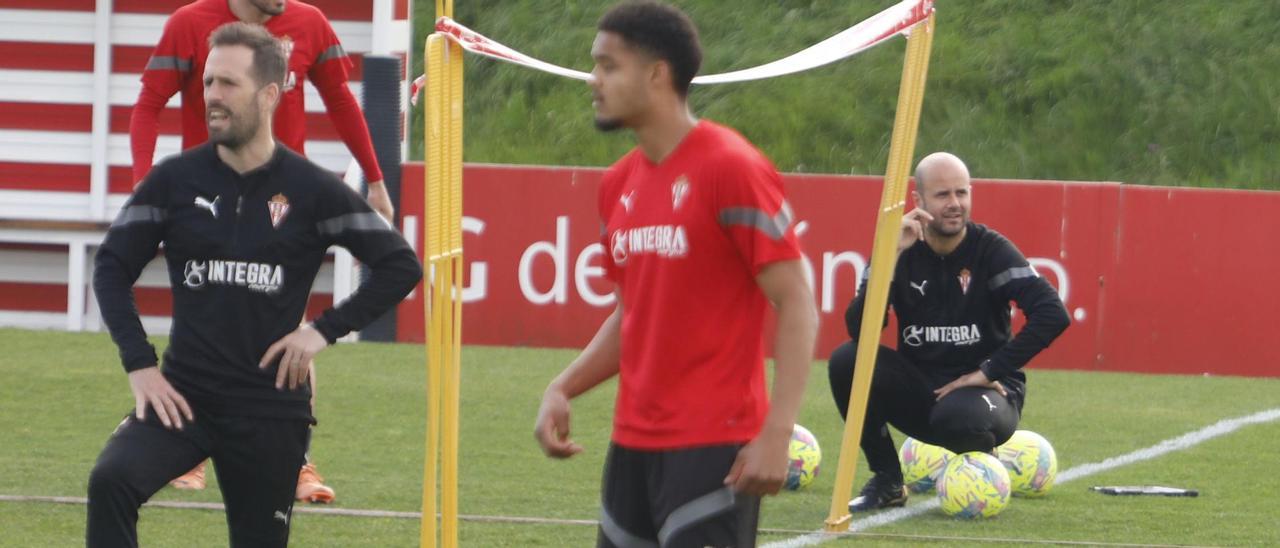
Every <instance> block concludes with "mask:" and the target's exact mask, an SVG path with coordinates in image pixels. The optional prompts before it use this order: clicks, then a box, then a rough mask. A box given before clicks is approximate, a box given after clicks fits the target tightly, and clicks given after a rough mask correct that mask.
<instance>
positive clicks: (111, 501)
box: [86, 23, 422, 547]
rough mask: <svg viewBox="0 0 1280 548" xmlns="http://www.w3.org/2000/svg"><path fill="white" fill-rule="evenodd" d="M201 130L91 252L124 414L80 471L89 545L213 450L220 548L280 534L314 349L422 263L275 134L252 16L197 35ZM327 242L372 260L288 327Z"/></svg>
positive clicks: (352, 325) (119, 539)
mask: <svg viewBox="0 0 1280 548" xmlns="http://www.w3.org/2000/svg"><path fill="white" fill-rule="evenodd" d="M210 42H211V46H212V47H211V50H210V53H209V58H208V63H207V65H206V69H205V74H204V82H205V102H206V104H207V105H208V113H209V114H208V118H207V123H208V124H209V135H210V139H209V142H208V143H206V144H204V145H201V146H199V147H196V148H193V149H190V150H188V151H186V152H183V153H182V154H180V155H178V156H176V157H172V158H169V159H167V160H166V161H164V162H163V163H161V164H160V165H159V166H157V167H156V168H155V169H153V170H152V171H151V173H150V174H149V175H148V176H147V178H146V179H145V180H144V181H143V182H142V184H141V185H139V186H138V188H137V189H136V190H135V191H134V194H133V196H132V197H131V198H130V200H129V202H128V203H127V204H126V205H125V207H124V208H123V209H121V211H120V214H119V216H118V217H117V218H116V220H115V222H114V223H113V224H112V225H111V228H110V230H109V231H108V233H107V237H106V239H105V240H104V241H103V244H102V247H101V249H100V250H99V252H98V255H97V257H96V260H95V272H94V289H95V291H96V292H97V297H98V302H99V306H100V308H101V310H102V316H103V319H104V320H105V321H106V324H107V327H108V328H109V330H110V331H111V337H112V339H113V340H114V341H115V342H116V344H117V346H119V348H120V357H121V360H122V361H123V363H124V368H125V371H127V372H128V375H129V383H130V387H131V388H132V390H133V393H134V398H135V403H136V406H135V410H134V412H133V413H130V414H129V415H128V416H127V417H126V418H125V419H124V421H123V422H121V423H120V426H118V427H117V428H116V430H115V432H114V433H113V434H112V435H111V437H110V439H109V440H108V441H107V444H106V447H104V448H103V450H102V453H101V454H100V455H99V457H98V461H97V464H96V466H95V467H94V469H93V472H92V473H91V475H90V478H89V504H88V526H87V531H86V540H87V544H88V545H89V546H113V547H114V546H137V544H138V539H137V520H138V507H139V506H140V505H141V504H142V503H144V502H146V500H147V499H148V498H150V496H151V495H152V494H154V493H155V492H156V491H158V490H159V489H160V488H162V487H164V485H165V484H166V483H167V482H168V481H169V480H170V479H172V478H174V477H176V476H178V475H179V474H181V473H183V472H185V471H187V470H189V469H190V468H191V467H192V466H194V465H195V464H196V463H198V462H201V461H203V460H204V459H205V458H208V457H212V460H213V463H214V466H215V469H216V470H217V474H218V479H219V485H220V486H221V488H222V495H223V500H224V502H225V504H226V512H227V522H228V526H229V529H230V540H231V544H232V545H233V546H284V545H286V544H287V542H288V537H289V520H290V518H291V515H292V505H293V500H294V485H295V483H296V481H297V478H298V474H297V470H298V468H299V467H301V466H302V463H303V458H304V452H305V450H306V441H307V436H308V432H309V425H310V424H311V423H313V422H314V420H315V419H314V418H313V417H312V416H311V409H310V406H309V399H310V389H309V387H308V383H307V382H306V380H307V379H306V376H307V363H308V362H309V361H310V360H311V357H312V356H314V355H315V353H316V352H319V351H320V350H321V349H323V348H324V347H326V346H327V345H329V344H332V343H333V342H334V341H335V340H336V339H338V338H339V337H342V336H343V335H345V334H347V333H349V332H351V331H353V330H358V329H360V328H361V327H363V326H365V325H366V324H368V323H369V322H371V321H372V320H374V319H375V318H376V317H377V316H379V315H380V314H382V313H384V312H386V311H387V310H389V309H391V308H393V307H394V306H395V305H396V303H398V302H400V300H401V299H403V298H404V296H405V295H406V294H408V292H409V291H411V290H412V289H413V287H414V286H415V285H416V284H417V282H418V280H419V279H420V278H421V276H422V267H421V265H420V264H419V263H418V260H417V257H416V256H415V255H414V253H413V251H412V250H411V249H410V248H409V246H408V244H406V243H405V241H404V239H403V238H402V237H401V236H400V235H399V234H398V233H397V232H396V231H395V230H394V229H393V228H392V227H391V225H389V224H387V223H386V222H385V221H383V220H382V218H381V217H379V216H378V214H376V213H374V212H373V211H372V210H371V209H370V208H369V206H368V204H367V203H366V202H365V201H364V200H363V199H362V198H361V197H360V196H359V195H358V194H356V193H355V192H353V191H351V190H350V189H349V188H347V187H346V185H344V184H343V183H342V182H341V181H339V180H338V179H337V177H335V176H334V175H333V174H332V173H329V172H327V171H326V170H324V169H323V168H321V167H319V166H317V165H315V164H313V163H311V162H310V161H308V160H306V159H304V158H303V157H301V156H299V155H297V154H295V153H294V152H292V151H290V150H288V149H287V148H285V147H284V146H283V145H279V144H277V143H275V142H274V141H273V140H272V137H271V135H272V133H271V115H272V112H273V111H274V108H275V105H276V102H277V101H278V98H279V94H280V87H281V86H280V84H281V83H282V82H283V81H284V52H283V48H282V47H281V45H280V43H279V42H278V41H277V40H276V39H275V38H273V37H271V35H270V34H269V33H268V32H267V31H265V30H264V29H262V28H261V27H257V26H252V25H247V24H243V23H233V24H230V25H227V26H224V27H221V28H219V29H218V30H217V31H215V32H214V34H213V35H212V37H211V38H210ZM160 243H163V244H164V260H165V262H166V263H167V265H168V270H169V282H170V286H171V290H172V294H173V326H172V330H171V333H170V337H169V347H168V349H167V350H166V351H165V356H164V369H163V372H161V370H160V369H159V368H158V367H157V363H158V360H157V358H156V354H155V348H154V347H152V346H151V345H150V344H149V343H148V342H147V339H146V333H145V332H144V331H143V329H142V324H141V322H140V321H139V318H138V313H137V310H136V307H135V306H134V300H133V293H132V285H133V283H134V282H135V281H136V280H137V278H138V276H139V274H141V272H142V269H143V268H144V267H145V266H146V265H147V263H148V262H150V261H151V259H152V258H153V257H155V255H156V249H157V247H158V245H159V244H160ZM331 245H340V246H343V247H345V248H347V249H349V250H351V252H352V253H353V254H354V255H355V256H356V257H357V258H358V259H360V261H361V262H363V263H364V264H366V265H369V266H370V267H371V268H372V270H373V274H372V276H370V278H369V279H367V280H366V281H365V282H364V283H363V284H362V285H361V286H360V288H359V290H358V291H357V292H356V293H355V294H354V295H352V296H351V298H350V299H348V300H346V301H344V302H343V303H341V304H338V305H337V306H336V307H333V308H329V309H328V310H326V311H325V312H324V313H323V314H321V315H320V317H318V318H316V319H315V320H314V321H313V322H312V323H310V324H307V325H303V326H301V327H299V322H300V321H301V320H302V319H303V314H304V312H305V310H306V304H307V299H308V297H309V296H310V291H311V285H312V282H313V281H314V280H315V276H316V273H317V272H318V271H319V269H320V265H321V263H322V262H323V260H324V257H325V251H326V250H327V249H328V248H329V247H330V246H331Z"/></svg>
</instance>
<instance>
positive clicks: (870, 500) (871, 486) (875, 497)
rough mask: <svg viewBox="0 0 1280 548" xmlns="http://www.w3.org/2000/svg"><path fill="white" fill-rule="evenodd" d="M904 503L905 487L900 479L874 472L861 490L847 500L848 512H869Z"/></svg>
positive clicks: (905, 496)
mask: <svg viewBox="0 0 1280 548" xmlns="http://www.w3.org/2000/svg"><path fill="white" fill-rule="evenodd" d="M906 504H907V487H906V486H905V485H903V484H902V480H892V479H889V478H886V477H885V476H883V475H881V474H876V475H874V476H872V477H871V479H870V480H869V481H867V484H866V485H864V486H863V487H862V492H861V493H859V494H858V496H857V497H854V499H853V500H851V501H849V512H852V513H858V512H869V511H871V510H879V509H881V508H892V507H896V506H905V505H906Z"/></svg>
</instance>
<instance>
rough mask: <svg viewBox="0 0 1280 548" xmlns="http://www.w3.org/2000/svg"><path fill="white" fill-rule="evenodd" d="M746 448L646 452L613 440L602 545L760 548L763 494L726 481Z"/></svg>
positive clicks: (602, 516) (599, 540)
mask: <svg viewBox="0 0 1280 548" xmlns="http://www.w3.org/2000/svg"><path fill="white" fill-rule="evenodd" d="M741 448H742V446H741V445H716V446H710V447H698V448H693V449H676V450H667V451H642V450H635V449H627V448H625V447H620V446H618V445H615V444H610V445H609V456H608V459H607V460H606V461H605V471H604V487H603V499H604V500H603V504H602V505H601V511H600V532H599V535H598V536H597V541H596V546H598V547H601V548H615V547H616V548H632V547H637V548H639V547H657V546H661V547H664V548H665V547H678V546H696V547H699V548H701V547H703V546H715V547H724V546H734V547H740V548H741V547H752V546H755V544H756V524H757V522H758V521H759V517H760V497H755V496H747V495H742V494H739V493H735V492H733V490H732V489H730V488H729V487H727V486H725V485H724V478H725V476H727V475H729V469H730V467H732V466H733V461H734V459H735V458H737V456H738V450H739V449H741Z"/></svg>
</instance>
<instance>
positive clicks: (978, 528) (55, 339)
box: [0, 329, 1280, 547]
mask: <svg viewBox="0 0 1280 548" xmlns="http://www.w3.org/2000/svg"><path fill="white" fill-rule="evenodd" d="M156 342H157V344H163V341H162V340H157V341H156ZM0 348H3V349H4V352H3V353H2V354H0V379H3V380H2V381H0V495H8V496H46V497H47V496H63V497H83V496H84V492H85V482H86V478H87V476H88V473H89V469H90V468H91V467H92V465H93V460H94V458H95V457H96V456H97V453H98V451H99V450H100V449H101V447H102V444H103V442H104V440H105V439H106V437H107V435H108V434H110V432H111V431H112V429H113V428H114V427H115V425H116V423H117V422H119V420H120V417H121V416H122V415H123V414H124V413H126V412H128V411H129V410H130V409H131V408H132V404H133V402H132V397H131V396H130V394H129V388H128V383H127V381H126V380H125V375H124V373H123V371H122V369H121V368H120V366H119V364H118V360H117V358H116V351H115V347H114V346H113V345H112V344H111V342H110V340H109V338H108V337H107V336H106V335H105V334H67V333H53V332H35V331H22V330H12V329H10V330H0ZM574 354H575V352H574V351H566V350H536V349H524V348H492V347H467V348H466V349H464V351H463V372H462V418H461V420H462V427H461V428H462V440H461V444H462V449H461V463H462V464H461V479H460V497H461V502H460V509H461V512H462V513H463V514H465V515H473V516H522V517H536V518H556V519H568V520H592V519H595V518H596V517H597V512H598V503H597V501H598V497H599V477H600V471H601V460H602V457H603V454H604V449H605V447H606V445H607V443H608V436H609V424H610V422H609V421H610V415H611V409H612V401H613V392H614V386H613V384H607V385H604V386H601V387H599V388H598V389H596V390H595V391H593V392H591V393H589V394H587V395H586V396H584V397H582V398H579V399H578V400H576V401H574V403H573V405H574V407H573V409H574V422H573V427H574V437H575V438H576V439H577V440H578V441H579V442H580V443H582V444H583V445H584V446H585V447H586V452H585V453H583V454H582V455H579V456H578V457H577V458H575V459H573V460H571V461H568V462H561V461H550V460H548V459H546V458H544V457H543V456H542V454H541V453H540V452H539V450H538V449H537V447H536V445H535V444H534V442H533V438H532V434H531V432H532V423H533V417H534V413H535V412H536V410H537V407H538V402H539V398H540V396H541V392H542V388H543V387H544V386H545V385H546V383H547V381H548V380H550V378H551V377H552V376H554V375H555V373H556V372H558V371H559V370H560V369H561V368H562V367H563V366H564V365H565V364H566V363H567V362H568V361H569V360H570V359H571V358H572V357H573V356H574ZM317 367H318V370H319V373H318V377H319V383H320V397H319V403H318V406H319V407H318V410H317V414H318V417H319V420H320V425H319V427H318V428H317V429H316V431H315V441H314V444H313V456H314V458H315V460H316V462H317V463H318V465H319V466H320V470H321V472H322V473H323V474H324V475H325V476H326V478H327V480H328V481H329V483H330V484H331V485H332V486H334V488H335V489H337V492H338V499H337V501H336V503H335V504H334V505H332V506H331V508H342V509H376V510H390V511H399V512H414V511H417V510H419V509H420V496H421V495H420V493H421V478H422V453H423V435H424V430H425V428H424V427H425V419H424V414H423V413H424V405H425V398H424V388H423V385H424V380H425V378H426V375H425V372H424V365H423V349H422V347H421V346H410V345H378V344H357V345H343V346H339V347H337V348H333V349H329V350H326V351H325V352H324V353H323V354H321V356H320V357H319V359H318V364H317ZM1028 375H1029V377H1030V381H1029V385H1030V388H1029V397H1028V400H1029V402H1028V405H1027V408H1026V414H1025V416H1024V417H1023V423H1022V424H1023V427H1024V428H1027V429H1030V430H1035V431H1037V432H1040V433H1041V434H1043V435H1045V436H1046V437H1047V438H1048V439H1049V440H1050V441H1051V442H1053V444H1054V446H1055V448H1056V449H1057V452H1058V457H1059V467H1060V470H1066V469H1069V468H1072V467H1073V466H1078V465H1081V464H1085V463H1090V462H1098V461H1101V460H1103V459H1105V458H1108V457H1112V456H1117V455H1121V454H1124V453H1128V452H1130V451H1134V450H1137V449H1140V448H1143V447H1148V446H1151V445H1154V444H1156V443H1159V442H1160V441H1162V440H1165V439H1169V438H1172V437H1176V436H1178V435H1181V434H1183V433H1186V432H1189V431H1192V430H1196V429H1199V428H1203V427H1205V426H1207V425H1210V424H1213V423H1215V422H1217V421H1220V420H1222V419H1227V418H1233V417H1238V416H1243V415H1248V414H1252V413H1255V412H1258V411H1263V410H1267V409H1274V408H1277V407H1280V379H1244V378H1230V377H1193V376H1159V375H1132V374H1120V373H1101V372H1063V371H1046V370H1036V369H1034V368H1033V369H1032V370H1030V371H1029V373H1028ZM800 422H801V423H802V424H804V425H805V426H807V427H808V428H809V429H810V430H812V431H813V433H814V434H815V435H816V436H817V437H818V439H819V441H820V443H821V444H822V447H823V450H824V460H823V468H824V469H823V470H822V472H821V473H820V474H819V476H818V478H817V480H816V481H815V483H814V485H812V486H811V487H810V488H809V489H807V490H805V491H801V492H795V493H783V494H782V495H780V496H777V497H772V498H769V499H767V500H766V501H765V503H764V506H763V511H762V523H761V527H763V528H764V529H765V530H766V531H765V532H763V533H762V534H761V536H760V541H761V543H765V542H770V541H776V540H784V539H787V538H790V537H792V536H795V535H796V534H797V533H791V532H783V531H777V530H786V531H812V530H815V529H817V528H818V527H820V525H821V522H822V520H823V519H824V518H825V517H826V513H827V505H828V503H829V501H830V497H831V489H832V477H833V475H834V473H833V472H834V467H835V463H836V460H837V452H838V445H839V436H840V431H841V424H840V421H839V418H838V415H837V414H836V412H835V410H834V407H833V406H832V404H831V402H830V395H829V394H828V389H827V386H826V374H825V370H824V367H823V364H822V363H821V362H815V363H814V365H813V368H812V369H811V377H810V382H809V389H808V395H807V397H806V400H805V405H804V409H803V410H802V412H801V419H800ZM901 439H902V438H901V436H897V437H896V440H897V441H898V442H901ZM1276 454H1280V422H1270V423H1266V424H1260V425H1254V426H1248V427H1245V428H1242V429H1241V430H1238V431H1236V432H1234V433H1232V434H1229V435H1226V436H1223V437H1219V438H1215V439H1213V440H1210V441H1208V442H1206V443H1203V444H1201V445H1197V446H1195V447H1192V448H1190V449H1187V450H1184V451H1180V452H1174V453H1170V454H1167V455H1164V456H1162V457H1160V458H1157V459H1153V460H1149V461H1145V462H1141V463H1137V464H1134V465H1130V466H1126V467H1121V468H1117V469H1114V470H1111V471H1108V472H1105V473H1101V474H1098V475H1096V476H1091V477H1087V478H1084V479H1080V480H1078V481H1075V482H1072V483H1067V484H1062V485H1058V486H1056V487H1055V489H1054V490H1053V492H1052V493H1051V494H1050V495H1049V496H1048V497H1047V498H1044V499H1036V500H1032V499H1014V500H1013V501H1012V502H1011V503H1010V506H1009V507H1008V508H1007V509H1006V510H1005V511H1004V512H1003V513H1002V514H1000V515H999V516H997V517H996V518H994V519H990V520H986V521H979V522H962V521H955V520H952V519H950V518H947V517H945V516H943V515H942V514H941V513H940V512H938V511H932V512H926V513H924V514H922V515H919V516H916V517H912V518H909V519H905V520H902V521H898V522H896V523H892V524H890V525H887V526H883V527H879V528H876V529H872V530H870V531H868V532H869V533H876V534H878V535H869V536H867V537H864V538H859V539H857V540H856V541H852V540H844V539H842V540H838V541H834V542H831V543H828V544H827V545H828V546H839V545H850V544H853V542H858V543H860V544H873V545H880V544H884V545H913V544H920V543H922V542H923V540H924V539H922V538H919V537H916V538H910V537H907V538H904V537H900V536H893V535H927V536H934V537H949V538H950V540H947V541H945V543H946V544H957V543H961V539H962V538H972V539H975V540H974V542H975V543H976V542H978V541H977V540H976V539H979V538H987V539H991V538H998V539H1011V540H1022V541H1024V542H1025V541H1033V540H1042V541H1043V540H1053V541H1074V542H1116V543H1158V544H1199V545H1251V546H1261V545H1280V525H1278V524H1277V515H1280V514H1277V513H1276V505H1275V498H1274V496H1275V493H1276V492H1277V491H1280V475H1277V474H1276V473H1275V463H1276V460H1275V455H1276ZM866 477H867V475H866V471H865V468H863V469H860V470H859V472H858V479H857V483H858V484H861V482H862V481H864V480H865V479H866ZM1102 484H1167V485H1176V486H1184V487H1191V488H1195V489H1199V490H1200V492H1201V496H1200V497H1198V498H1190V499H1181V498H1159V497H1151V498H1134V497H1106V496H1102V495H1098V494H1094V493H1091V492H1089V491H1088V490H1087V488H1088V487H1089V486H1091V485H1102ZM929 498H930V496H927V495H926V496H921V495H916V496H914V497H913V499H912V501H911V503H910V504H918V503H920V502H922V501H924V500H927V499H929ZM154 500H159V501H187V502H218V501H219V500H220V498H219V495H218V490H217V488H216V480H215V481H212V482H211V484H210V486H209V488H208V489H206V490H204V491H201V492H194V493H192V492H177V491H173V490H170V489H166V490H164V491H161V492H160V493H159V494H158V495H157V496H156V497H155V499H154ZM0 530H3V534H0V546H4V547H8V546H14V547H27V546H75V545H82V544H83V535H84V507H83V506H82V505H78V504H53V503H45V502H0ZM140 535H141V540H142V542H143V543H144V545H148V546H184V547H185V546H226V542H227V533H226V525H225V522H224V520H223V515H222V513H221V512H219V511H210V510H198V509H169V508H145V509H143V511H142V521H141V525H140ZM594 538H595V529H594V528H593V527H590V526H585V525H574V524H556V523H510V522H501V521H497V522H494V521H487V520H486V521H474V520H467V521H463V522H462V524H461V541H462V543H463V544H464V545H467V546H590V545H593V543H594ZM292 541H293V544H294V545H296V546H308V547H312V546H414V545H416V544H417V541H418V521H417V520H414V519H403V518H370V517H353V516H329V515H316V514H304V513H299V514H296V516H295V518H294V529H293V536H292Z"/></svg>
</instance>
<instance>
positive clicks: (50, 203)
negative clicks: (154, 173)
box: [0, 0, 410, 330]
mask: <svg viewBox="0 0 1280 548" xmlns="http://www.w3.org/2000/svg"><path fill="white" fill-rule="evenodd" d="M409 2H410V0H308V3H310V4H312V5H314V6H316V7H318V8H320V9H321V10H322V11H323V12H324V13H325V14H326V15H327V16H328V18H329V20H330V22H331V23H332V25H333V28H334V30H335V31H336V32H337V34H338V37H339V38H340V39H341V40H342V43H343V46H344V47H345V49H346V50H347V52H348V53H349V54H350V55H351V58H352V60H353V61H354V63H355V65H356V68H355V71H354V72H353V74H352V77H351V83H350V86H351V88H352V91H353V93H354V94H355V95H356V96H357V97H360V95H361V74H362V70H361V69H362V62H361V61H362V54H365V53H371V52H372V53H382V54H390V53H394V54H399V55H404V54H405V52H406V51H407V50H408V47H409V36H410V25H409V21H408V19H409V13H410V7H409ZM186 3H187V0H0V325H18V326H28V327H50V328H66V329H72V330H79V329H84V328H95V327H96V322H97V313H96V311H95V310H92V309H91V307H92V298H91V295H89V294H88V289H87V287H86V281H87V279H88V276H89V272H88V267H89V265H88V264H87V263H88V262H91V258H92V252H93V249H92V248H93V246H94V245H96V244H97V243H98V242H99V241H100V240H101V236H102V232H101V230H99V229H95V228H94V224H95V223H96V224H101V223H106V222H109V221H110V219H112V218H113V217H114V216H115V213H116V212H117V211H118V210H119V207H120V205H121V204H122V203H123V202H124V200H125V199H126V198H127V196H128V193H129V191H130V190H131V189H132V187H133V181H132V175H131V169H130V165H131V163H132V160H131V155H130V154H131V153H130V148H129V133H128V132H129V116H130V112H131V109H132V106H133V103H134V101H135V100H136V99H137V97H138V91H139V89H140V86H141V82H140V77H141V73H142V69H143V67H144V66H145V65H146V63H147V59H148V58H149V57H150V55H151V50H152V48H153V47H154V45H155V43H156V42H157V41H159V38H160V33H161V31H162V29H163V28H164V23H165V19H166V18H167V17H168V14H169V13H171V12H173V11H174V10H175V9H177V8H178V7H180V6H182V5H184V4H186ZM306 93H307V101H306V108H307V137H308V139H307V152H308V156H309V157H310V158H311V159H312V160H314V161H316V162H317V163H319V164H321V165H323V166H325V167H327V168H329V169H331V170H333V171H334V172H338V173H344V172H346V171H347V170H348V167H349V166H352V165H354V163H353V162H352V161H351V154H350V153H349V152H348V150H347V148H346V146H345V145H344V144H343V143H342V141H341V140H340V139H339V136H338V134H337V131H336V130H335V129H334V127H333V124H332V123H331V122H330V121H329V118H328V116H327V114H326V113H325V111H324V103H323V102H322V101H321V100H320V97H319V94H318V93H317V92H316V90H315V88H314V87H312V86H311V85H310V84H309V83H308V84H307V87H306ZM405 101H406V103H407V97H406V99H405ZM180 104H181V103H180V98H179V97H178V96H176V95H175V96H174V97H173V98H172V99H171V100H170V102H169V105H168V108H167V109H166V110H165V112H164V113H162V115H161V117H160V138H159V140H158V142H157V143H156V154H155V158H156V159H160V158H163V157H165V156H167V155H170V154H174V153H176V152H178V151H179V149H180V144H181V131H180V127H179V124H180V116H179V110H178V109H179V106H180ZM15 221H16V222H17V224H18V225H22V223H23V222H24V221H31V222H34V223H35V224H34V225H33V224H31V223H27V224H26V225H23V226H15V224H14V222H15ZM50 221H57V222H73V223H84V224H83V226H82V227H81V228H80V229H78V230H68V229H66V227H62V228H50V227H48V226H46V225H42V224H41V223H47V222H50ZM159 266H161V265H160V264H159V263H158V262H157V263H154V264H153V265H152V267H151V269H149V270H148V273H147V274H144V276H143V279H142V280H140V286H141V287H143V288H146V287H163V286H165V285H167V284H165V280H164V276H163V271H162V269H160V270H156V271H155V272H152V269H157V267H159ZM331 288H332V275H331V271H326V276H325V277H324V278H323V279H322V280H320V281H318V282H317V290H318V291H331ZM144 291H145V290H144ZM323 299H324V300H327V299H328V297H327V296H326V297H324V298H323ZM143 313H144V315H145V314H146V313H147V311H146V310H143ZM149 321H150V322H151V323H152V324H153V325H151V326H149V327H159V328H167V325H166V324H167V322H166V321H165V320H164V319H163V318H151V319H150V320H149Z"/></svg>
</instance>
